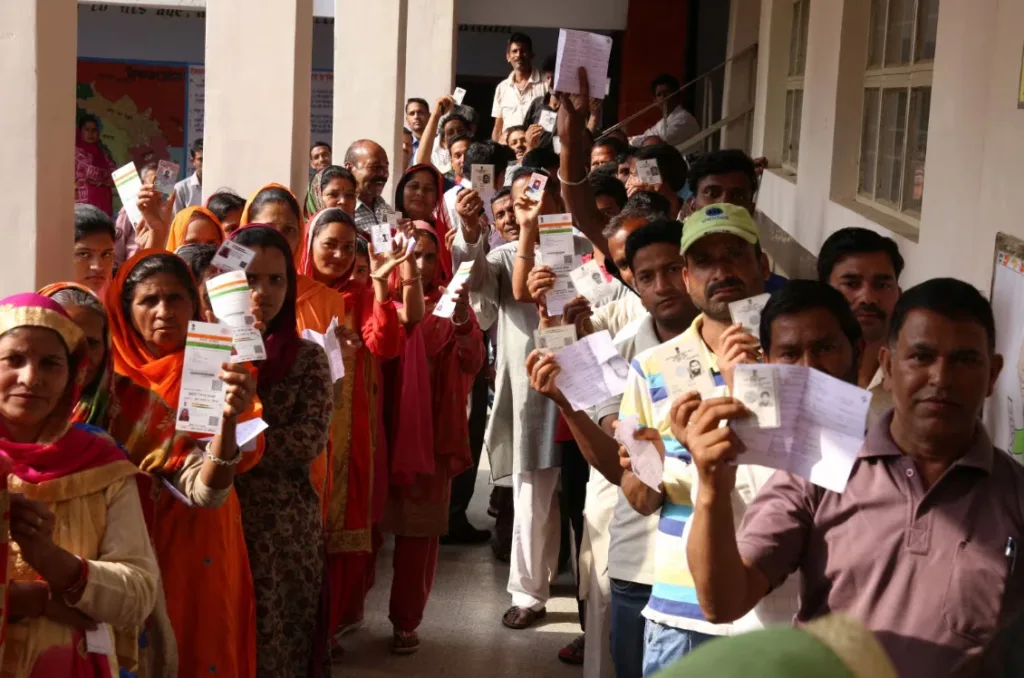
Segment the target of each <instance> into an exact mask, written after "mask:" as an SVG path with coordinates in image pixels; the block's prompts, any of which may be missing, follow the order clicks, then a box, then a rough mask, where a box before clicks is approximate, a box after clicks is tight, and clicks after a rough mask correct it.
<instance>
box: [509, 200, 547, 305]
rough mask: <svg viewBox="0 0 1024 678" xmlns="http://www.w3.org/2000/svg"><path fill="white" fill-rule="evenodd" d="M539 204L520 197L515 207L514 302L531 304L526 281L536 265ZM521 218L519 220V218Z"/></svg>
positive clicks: (531, 296)
mask: <svg viewBox="0 0 1024 678" xmlns="http://www.w3.org/2000/svg"><path fill="white" fill-rule="evenodd" d="M540 208H541V202H540V201H535V200H531V199H530V198H528V197H526V195H525V194H524V195H521V196H520V197H519V201H518V203H517V204H516V206H515V210H516V215H517V218H518V220H519V228H520V231H519V249H518V250H517V251H516V260H515V263H514V264H513V265H512V296H513V298H515V300H516V301H522V302H526V303H532V302H533V301H534V298H533V295H532V294H530V288H529V284H528V279H529V277H530V271H531V270H533V266H534V264H535V263H536V251H537V240H538V238H539V237H540V236H539V233H540V231H539V230H538V227H537V221H538V219H539V218H540ZM519 217H521V218H519Z"/></svg>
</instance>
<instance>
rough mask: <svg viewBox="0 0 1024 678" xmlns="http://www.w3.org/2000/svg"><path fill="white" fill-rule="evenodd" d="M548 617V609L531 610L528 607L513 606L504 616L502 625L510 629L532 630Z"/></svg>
mask: <svg viewBox="0 0 1024 678" xmlns="http://www.w3.org/2000/svg"><path fill="white" fill-rule="evenodd" d="M546 616H548V611H547V610H546V609H540V610H531V609H530V608H528V607H516V606H515V605H513V606H512V607H510V608H508V610H506V611H505V614H504V615H502V617H501V623H502V624H504V625H505V626H507V627H508V628H510V629H515V630H517V631H521V630H523V629H528V628H530V627H531V626H533V625H534V624H536V623H537V622H538V621H540V620H541V619H543V618H544V617H546Z"/></svg>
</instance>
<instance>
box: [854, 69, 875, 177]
mask: <svg viewBox="0 0 1024 678" xmlns="http://www.w3.org/2000/svg"><path fill="white" fill-rule="evenodd" d="M863 120H864V123H863V126H862V128H861V133H860V182H859V184H858V185H857V192H858V193H862V194H865V195H867V196H868V197H873V193H874V184H875V163H876V162H877V160H878V158H877V156H876V154H875V145H876V144H877V143H878V90H877V89H866V90H864V115H863Z"/></svg>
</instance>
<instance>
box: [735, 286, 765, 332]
mask: <svg viewBox="0 0 1024 678" xmlns="http://www.w3.org/2000/svg"><path fill="white" fill-rule="evenodd" d="M771 297H772V295H770V294H759V295H757V296H756V297H749V298H747V299H740V300H739V301H734V302H732V303H731V304H729V315H730V316H732V322H733V324H734V325H743V331H744V332H746V333H747V334H749V335H751V336H753V337H754V338H755V339H760V338H761V313H762V312H763V311H764V307H765V305H766V304H767V303H768V300H769V299H771Z"/></svg>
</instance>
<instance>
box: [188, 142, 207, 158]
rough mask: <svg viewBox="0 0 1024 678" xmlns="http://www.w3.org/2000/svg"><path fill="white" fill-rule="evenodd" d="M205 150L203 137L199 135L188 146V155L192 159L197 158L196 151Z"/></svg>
mask: <svg viewBox="0 0 1024 678" xmlns="http://www.w3.org/2000/svg"><path fill="white" fill-rule="evenodd" d="M202 152H203V138H202V137H199V138H198V139H196V140H195V141H193V142H192V143H191V144H190V145H189V147H188V157H189V158H191V159H192V160H195V159H196V153H202Z"/></svg>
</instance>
